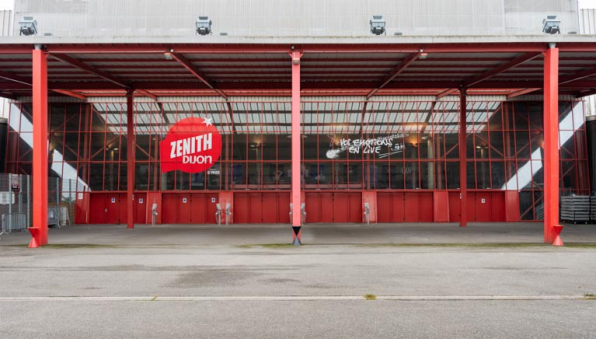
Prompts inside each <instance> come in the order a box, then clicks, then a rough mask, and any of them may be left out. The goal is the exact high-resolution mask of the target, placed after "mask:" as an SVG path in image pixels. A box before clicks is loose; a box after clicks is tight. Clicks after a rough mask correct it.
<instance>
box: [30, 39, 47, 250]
mask: <svg viewBox="0 0 596 339" xmlns="http://www.w3.org/2000/svg"><path fill="white" fill-rule="evenodd" d="M32 57H33V60H32V63H33V212H32V213H33V227H32V229H31V235H32V237H33V239H32V240H31V243H30V244H29V247H39V246H43V245H47V243H48V54H47V53H46V52H45V51H43V50H42V49H41V46H35V50H33V56H32Z"/></svg>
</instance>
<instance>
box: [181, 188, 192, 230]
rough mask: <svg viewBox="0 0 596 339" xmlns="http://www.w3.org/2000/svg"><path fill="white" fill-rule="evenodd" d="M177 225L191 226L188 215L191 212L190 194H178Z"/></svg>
mask: <svg viewBox="0 0 596 339" xmlns="http://www.w3.org/2000/svg"><path fill="white" fill-rule="evenodd" d="M178 204H179V205H178V206H179V209H178V224H191V223H192V221H191V218H190V214H191V211H192V203H191V194H190V193H181V194H178Z"/></svg>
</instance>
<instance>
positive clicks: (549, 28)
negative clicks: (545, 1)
mask: <svg viewBox="0 0 596 339" xmlns="http://www.w3.org/2000/svg"><path fill="white" fill-rule="evenodd" d="M542 32H544V33H546V34H561V20H557V16H556V15H549V16H547V17H546V19H543V20H542Z"/></svg>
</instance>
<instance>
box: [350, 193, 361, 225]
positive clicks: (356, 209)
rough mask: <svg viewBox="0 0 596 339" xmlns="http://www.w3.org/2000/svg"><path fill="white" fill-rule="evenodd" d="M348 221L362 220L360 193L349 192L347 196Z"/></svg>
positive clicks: (357, 221)
mask: <svg viewBox="0 0 596 339" xmlns="http://www.w3.org/2000/svg"><path fill="white" fill-rule="evenodd" d="M349 200H350V201H349V204H350V205H349V211H350V216H349V220H348V221H349V222H352V223H361V222H362V193H360V192H358V193H350V197H349Z"/></svg>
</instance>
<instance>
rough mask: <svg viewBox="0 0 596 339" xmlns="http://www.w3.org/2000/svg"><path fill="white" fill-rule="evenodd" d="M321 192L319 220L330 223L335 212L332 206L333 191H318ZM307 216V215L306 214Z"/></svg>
mask: <svg viewBox="0 0 596 339" xmlns="http://www.w3.org/2000/svg"><path fill="white" fill-rule="evenodd" d="M320 194H321V210H320V212H319V213H320V215H321V219H320V220H321V221H320V222H324V223H332V222H333V215H334V214H335V212H334V210H333V207H334V203H333V193H320ZM306 217H307V218H308V215H307V216H306Z"/></svg>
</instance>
